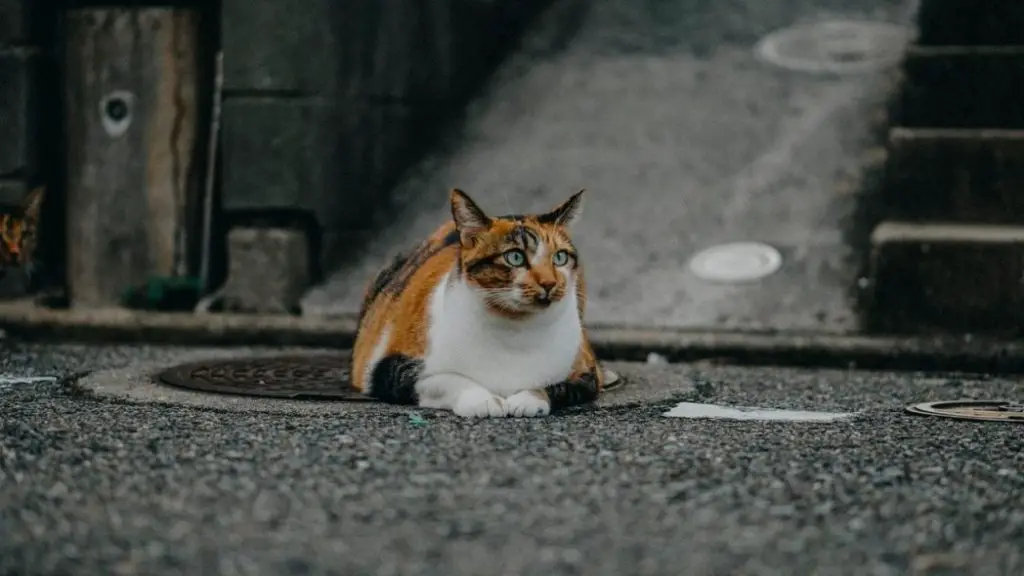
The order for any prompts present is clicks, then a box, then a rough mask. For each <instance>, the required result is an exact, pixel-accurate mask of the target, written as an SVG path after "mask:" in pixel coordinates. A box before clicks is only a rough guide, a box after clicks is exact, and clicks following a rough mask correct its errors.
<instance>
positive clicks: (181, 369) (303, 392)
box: [157, 354, 374, 402]
mask: <svg viewBox="0 0 1024 576" xmlns="http://www.w3.org/2000/svg"><path fill="white" fill-rule="evenodd" d="M348 372H349V359H348V358H347V357H345V356H343V355H333V354H316V355H313V354H311V355H301V356H300V355H294V356H270V357H266V358H237V359H231V360H203V361H199V362H190V363H188V364H181V365H179V366H174V367H172V368H169V369H167V370H164V371H163V372H161V373H160V374H158V375H157V378H158V379H159V380H160V381H161V382H163V383H165V384H170V385H171V386H176V387H179V388H188V389H190V390H198V391H201V392H216V393H219V394H240V395H243V396H267V397H273V398H290V399H309V400H347V401H355V402H367V401H369V402H372V401H374V399H373V398H370V397H369V396H364V395H362V394H360V393H359V392H357V391H356V390H355V389H354V388H352V387H351V386H350V385H349V379H348Z"/></svg>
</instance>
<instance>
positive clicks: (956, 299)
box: [867, 221, 1024, 336]
mask: <svg viewBox="0 0 1024 576" xmlns="http://www.w3.org/2000/svg"><path fill="white" fill-rule="evenodd" d="M870 268H871V270H870V274H871V278H872V286H871V290H870V291H869V293H870V298H871V302H870V304H871V306H870V308H871V310H872V313H871V314H870V315H869V318H868V319H867V323H868V325H869V326H870V329H871V330H873V331H884V332H893V333H901V332H903V333H907V332H921V331H955V332H966V333H986V334H991V333H998V334H1000V335H1007V336H1017V335H1019V334H1020V331H1021V327H1024V290H1022V289H1021V281H1022V279H1024V226H1001V225H993V224H956V223H934V222H929V223H914V222H896V221H887V222H883V223H882V224H880V225H878V226H877V227H876V228H875V229H874V231H873V233H872V235H871V264H870Z"/></svg>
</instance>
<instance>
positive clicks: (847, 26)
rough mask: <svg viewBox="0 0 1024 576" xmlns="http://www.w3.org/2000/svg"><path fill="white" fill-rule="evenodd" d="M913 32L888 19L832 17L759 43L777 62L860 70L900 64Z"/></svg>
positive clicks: (830, 70)
mask: <svg viewBox="0 0 1024 576" xmlns="http://www.w3.org/2000/svg"><path fill="white" fill-rule="evenodd" d="M909 39H910V32H909V31H908V30H907V29H906V28H904V27H903V26H899V25H896V24H889V23H886V22H872V21H858V20H829V21H825V22H817V23H813V24H801V25H797V26H793V27H791V28H783V29H782V30H778V31H775V32H773V33H771V34H769V35H768V36H765V37H764V38H762V39H761V41H760V42H758V43H757V46H756V47H755V49H754V50H755V52H756V54H757V56H758V57H759V58H760V59H762V60H764V61H765V62H768V63H770V64H774V65H776V66H781V67H783V68H787V69H789V70H797V71H800V72H811V73H817V74H856V73H861V72H868V71H872V70H879V69H882V68H886V67H889V66H893V65H895V64H898V63H899V61H900V59H901V58H902V57H903V49H904V46H905V45H906V43H907V41H908V40H909Z"/></svg>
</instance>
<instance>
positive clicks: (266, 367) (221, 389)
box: [156, 354, 625, 402]
mask: <svg viewBox="0 0 1024 576" xmlns="http://www.w3.org/2000/svg"><path fill="white" fill-rule="evenodd" d="M349 365H350V361H349V358H348V356H347V355H341V354H339V355H334V354H308V355H291V356H270V357H266V358H235V359H228V360H201V361H198V362H189V363H187V364H180V365H178V366H173V367H171V368H168V369H167V370H164V371H163V372H160V373H159V374H157V375H156V379H157V380H159V381H160V382H163V383H164V384H168V385H170V386H174V387H177V388H187V389H189V390H195V391H198V392H214V393H217V394H236V395H241V396H262V397H270V398H288V399H293V400H341V401H347V402H376V401H377V399H376V398H372V397H370V396H365V395H363V394H361V393H359V392H358V391H357V390H356V389H355V388H352V387H351V385H350V384H349ZM607 374H608V377H609V382H608V383H607V385H606V386H605V389H604V390H605V391H606V392H607V391H610V390H614V389H617V388H620V387H622V386H623V384H625V379H623V378H622V377H621V376H620V375H618V374H615V373H614V372H611V371H608V372H607Z"/></svg>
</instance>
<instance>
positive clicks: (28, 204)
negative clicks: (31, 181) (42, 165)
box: [21, 186, 45, 220]
mask: <svg viewBox="0 0 1024 576" xmlns="http://www.w3.org/2000/svg"><path fill="white" fill-rule="evenodd" d="M44 190H45V189H44V188H43V187H42V186H40V187H38V188H36V189H35V190H33V191H31V192H29V193H28V196H25V199H24V200H22V201H21V210H22V214H24V216H25V218H26V219H27V220H38V219H39V213H40V212H41V211H42V208H43V196H44V195H45V192H44Z"/></svg>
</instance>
